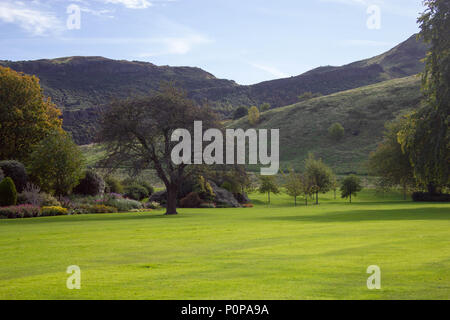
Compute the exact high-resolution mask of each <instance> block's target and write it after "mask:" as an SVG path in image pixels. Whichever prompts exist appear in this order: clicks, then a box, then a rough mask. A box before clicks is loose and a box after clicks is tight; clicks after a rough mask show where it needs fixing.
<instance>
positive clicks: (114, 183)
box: [105, 177, 124, 194]
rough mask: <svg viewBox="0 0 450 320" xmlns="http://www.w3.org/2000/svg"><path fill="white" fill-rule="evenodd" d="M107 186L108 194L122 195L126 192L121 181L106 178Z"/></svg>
mask: <svg viewBox="0 0 450 320" xmlns="http://www.w3.org/2000/svg"><path fill="white" fill-rule="evenodd" d="M105 184H106V192H108V193H117V194H122V193H123V192H124V189H123V185H122V183H120V181H119V180H117V179H115V178H113V177H108V178H106V179H105Z"/></svg>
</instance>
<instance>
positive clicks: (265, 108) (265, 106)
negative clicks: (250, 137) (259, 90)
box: [259, 102, 272, 112]
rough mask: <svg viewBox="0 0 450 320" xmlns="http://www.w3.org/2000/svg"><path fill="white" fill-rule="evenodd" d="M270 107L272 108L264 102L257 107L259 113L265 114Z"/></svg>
mask: <svg viewBox="0 0 450 320" xmlns="http://www.w3.org/2000/svg"><path fill="white" fill-rule="evenodd" d="M271 107H272V106H271V105H270V103H267V102H264V103H263V104H262V105H260V106H259V111H261V112H266V111H268V110H270V108H271Z"/></svg>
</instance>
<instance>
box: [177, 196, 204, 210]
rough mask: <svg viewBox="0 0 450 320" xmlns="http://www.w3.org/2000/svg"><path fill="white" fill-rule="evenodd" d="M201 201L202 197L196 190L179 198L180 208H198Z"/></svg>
mask: <svg viewBox="0 0 450 320" xmlns="http://www.w3.org/2000/svg"><path fill="white" fill-rule="evenodd" d="M201 203H202V199H200V196H199V195H198V193H197V192H191V193H189V194H188V195H187V196H186V197H185V198H183V199H181V200H180V206H181V208H198V207H199V206H200V204H201Z"/></svg>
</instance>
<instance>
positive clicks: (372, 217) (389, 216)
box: [262, 207, 450, 222]
mask: <svg viewBox="0 0 450 320" xmlns="http://www.w3.org/2000/svg"><path fill="white" fill-rule="evenodd" d="M262 219H267V220H276V221H280V220H285V221H293V222H294V221H307V222H358V221H392V220H399V221H401V220H450V207H449V208H435V207H429V208H427V207H422V208H415V209H393V210H389V209H388V210H353V211H351V212H342V211H340V212H329V213H327V214H317V215H299V216H295V215H291V216H271V217H264V218H262Z"/></svg>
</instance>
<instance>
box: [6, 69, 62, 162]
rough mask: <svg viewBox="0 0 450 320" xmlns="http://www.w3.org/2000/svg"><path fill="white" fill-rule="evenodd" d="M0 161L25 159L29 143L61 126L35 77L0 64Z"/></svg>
mask: <svg viewBox="0 0 450 320" xmlns="http://www.w3.org/2000/svg"><path fill="white" fill-rule="evenodd" d="M0 88H1V90H0V141H1V143H0V160H6V159H17V160H21V161H23V160H25V159H26V158H27V157H28V155H29V154H30V149H31V147H32V146H33V145H35V144H36V143H38V142H39V141H40V140H42V139H43V138H44V137H45V136H47V135H48V134H49V133H50V132H52V131H53V130H55V129H61V124H62V121H61V119H59V116H60V115H61V112H60V111H59V110H58V109H57V108H56V106H55V105H54V104H53V103H51V101H50V99H46V98H44V96H43V94H42V89H41V87H40V85H39V79H38V78H36V77H35V76H29V75H25V74H22V73H18V72H16V71H13V70H11V69H10V68H4V67H1V66H0Z"/></svg>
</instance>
